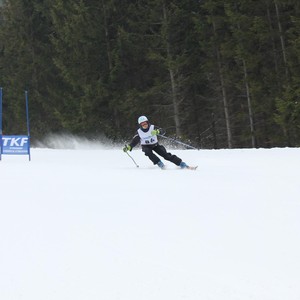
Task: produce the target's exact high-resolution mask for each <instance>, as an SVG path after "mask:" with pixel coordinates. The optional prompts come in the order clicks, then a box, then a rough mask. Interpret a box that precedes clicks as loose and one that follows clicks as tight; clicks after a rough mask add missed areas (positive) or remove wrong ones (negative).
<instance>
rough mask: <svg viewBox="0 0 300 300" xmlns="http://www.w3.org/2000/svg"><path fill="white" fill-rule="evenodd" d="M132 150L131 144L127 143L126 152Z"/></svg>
mask: <svg viewBox="0 0 300 300" xmlns="http://www.w3.org/2000/svg"><path fill="white" fill-rule="evenodd" d="M131 150H132V147H131V146H130V145H125V147H124V148H123V151H124V152H127V151H131Z"/></svg>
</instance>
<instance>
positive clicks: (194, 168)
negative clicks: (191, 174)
mask: <svg viewBox="0 0 300 300" xmlns="http://www.w3.org/2000/svg"><path fill="white" fill-rule="evenodd" d="M197 168H198V166H193V167H191V166H188V167H187V169H189V170H194V171H195V170H197Z"/></svg>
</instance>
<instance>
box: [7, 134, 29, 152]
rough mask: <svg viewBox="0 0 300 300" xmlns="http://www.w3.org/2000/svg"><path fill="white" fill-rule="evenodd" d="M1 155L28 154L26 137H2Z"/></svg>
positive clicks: (27, 138)
mask: <svg viewBox="0 0 300 300" xmlns="http://www.w3.org/2000/svg"><path fill="white" fill-rule="evenodd" d="M1 152H2V154H12V155H16V154H28V155H29V154H30V141H29V136H27V135H2V149H1Z"/></svg>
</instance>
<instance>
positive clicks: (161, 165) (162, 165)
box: [157, 161, 166, 170]
mask: <svg viewBox="0 0 300 300" xmlns="http://www.w3.org/2000/svg"><path fill="white" fill-rule="evenodd" d="M157 165H158V166H159V167H160V168H161V169H162V170H163V169H165V168H166V167H165V165H164V163H163V162H162V161H159V162H158V163H157Z"/></svg>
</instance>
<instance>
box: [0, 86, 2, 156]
mask: <svg viewBox="0 0 300 300" xmlns="http://www.w3.org/2000/svg"><path fill="white" fill-rule="evenodd" d="M1 156H2V87H1V88H0V160H1Z"/></svg>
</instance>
